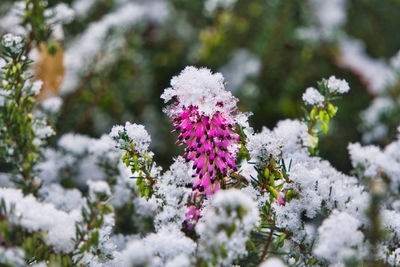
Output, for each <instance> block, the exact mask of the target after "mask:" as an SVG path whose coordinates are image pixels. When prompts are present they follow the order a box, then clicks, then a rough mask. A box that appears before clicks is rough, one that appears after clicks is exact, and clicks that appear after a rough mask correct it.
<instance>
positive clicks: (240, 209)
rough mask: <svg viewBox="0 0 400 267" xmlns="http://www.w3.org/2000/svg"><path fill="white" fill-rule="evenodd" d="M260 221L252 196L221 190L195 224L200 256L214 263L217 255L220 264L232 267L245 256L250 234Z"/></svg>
mask: <svg viewBox="0 0 400 267" xmlns="http://www.w3.org/2000/svg"><path fill="white" fill-rule="evenodd" d="M258 222H259V217H258V209H257V204H256V203H255V202H254V201H253V200H252V199H251V198H250V197H249V196H247V195H246V194H244V193H242V192H241V191H239V190H237V189H231V190H226V191H222V190H221V191H218V192H217V193H216V194H215V195H214V197H213V198H212V199H211V200H210V203H209V206H207V207H206V209H205V211H204V216H203V218H201V219H200V221H199V223H198V224H197V225H196V232H197V234H198V235H199V236H200V241H199V244H198V253H199V255H200V257H201V258H202V259H203V260H205V261H211V260H212V258H213V254H214V256H215V260H216V262H217V265H222V266H230V264H231V263H232V261H233V260H235V259H237V258H239V257H241V256H244V255H246V249H245V247H246V242H247V240H248V235H249V233H250V231H251V230H252V229H254V227H256V226H257V225H258ZM232 227H234V228H232ZM227 229H234V230H233V232H229V231H228V230H227ZM221 247H224V248H225V249H226V251H227V255H225V256H224V255H223V253H222V251H221Z"/></svg>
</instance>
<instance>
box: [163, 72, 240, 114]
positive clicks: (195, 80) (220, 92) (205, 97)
mask: <svg viewBox="0 0 400 267" xmlns="http://www.w3.org/2000/svg"><path fill="white" fill-rule="evenodd" d="M171 86H172V87H171V88H167V89H165V91H164V93H163V94H162V95H161V98H162V99H164V101H165V102H168V101H169V100H171V99H172V98H173V97H176V98H177V100H178V101H179V105H180V107H181V108H185V107H186V108H187V107H189V106H197V107H198V111H199V113H200V115H206V116H210V117H211V116H213V115H214V114H215V113H216V112H220V113H223V114H224V113H230V112H231V111H232V110H234V109H236V103H237V102H238V99H237V98H236V97H234V96H232V94H231V92H229V91H226V90H225V86H224V77H223V76H222V74H221V73H212V72H211V71H210V70H209V69H206V68H199V69H198V68H196V67H192V66H190V67H186V68H185V69H184V70H183V71H182V72H181V73H180V74H179V75H178V76H174V77H173V78H172V80H171ZM169 115H172V114H169Z"/></svg>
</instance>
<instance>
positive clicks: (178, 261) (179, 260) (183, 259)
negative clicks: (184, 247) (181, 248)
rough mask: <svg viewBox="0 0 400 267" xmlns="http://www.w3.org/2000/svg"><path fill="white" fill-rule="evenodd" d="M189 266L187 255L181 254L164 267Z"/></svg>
mask: <svg viewBox="0 0 400 267" xmlns="http://www.w3.org/2000/svg"><path fill="white" fill-rule="evenodd" d="M187 266H190V259H189V257H188V256H187V255H185V254H181V255H178V256H176V257H175V258H173V259H172V260H170V261H168V262H167V264H166V265H165V267H187Z"/></svg>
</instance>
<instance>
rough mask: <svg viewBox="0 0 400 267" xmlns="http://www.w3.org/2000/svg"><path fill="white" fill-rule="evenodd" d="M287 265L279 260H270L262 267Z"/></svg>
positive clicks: (261, 266)
mask: <svg viewBox="0 0 400 267" xmlns="http://www.w3.org/2000/svg"><path fill="white" fill-rule="evenodd" d="M285 266H286V264H284V263H283V261H282V260H280V259H278V258H274V257H272V258H269V259H268V260H266V261H264V262H263V263H261V265H260V267H285Z"/></svg>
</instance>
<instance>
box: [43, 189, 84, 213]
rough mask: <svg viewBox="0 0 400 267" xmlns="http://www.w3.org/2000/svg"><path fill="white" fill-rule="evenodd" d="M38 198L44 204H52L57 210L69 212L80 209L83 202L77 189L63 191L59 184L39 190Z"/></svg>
mask: <svg viewBox="0 0 400 267" xmlns="http://www.w3.org/2000/svg"><path fill="white" fill-rule="evenodd" d="M39 196H40V197H42V198H43V200H44V201H45V202H48V203H52V204H54V206H55V207H56V208H57V209H60V210H63V211H66V212H70V211H72V210H74V209H78V210H79V209H80V208H81V207H82V204H83V203H84V200H83V198H82V193H81V192H80V191H79V190H78V189H64V188H63V187H62V186H60V185H59V184H51V185H47V186H43V187H42V188H40V191H39Z"/></svg>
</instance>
